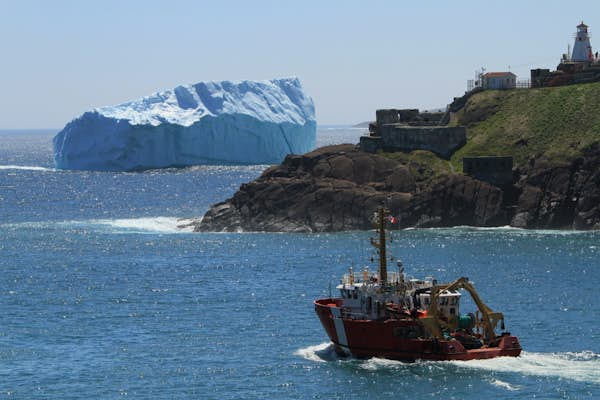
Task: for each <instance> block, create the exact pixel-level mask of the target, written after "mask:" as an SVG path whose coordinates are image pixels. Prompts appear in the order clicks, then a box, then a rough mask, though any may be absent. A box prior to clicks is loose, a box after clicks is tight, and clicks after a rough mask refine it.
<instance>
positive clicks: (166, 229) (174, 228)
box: [74, 217, 194, 233]
mask: <svg viewBox="0 0 600 400" xmlns="http://www.w3.org/2000/svg"><path fill="white" fill-rule="evenodd" d="M191 222H192V220H189V219H181V218H174V217H143V218H122V219H97V220H89V221H81V222H74V223H75V224H82V225H97V226H103V227H108V228H111V231H112V232H113V233H120V232H122V233H136V232H137V233H181V232H193V231H194V227H193V226H192V225H190V223H191Z"/></svg>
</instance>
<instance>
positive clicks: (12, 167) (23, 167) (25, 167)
mask: <svg viewBox="0 0 600 400" xmlns="http://www.w3.org/2000/svg"><path fill="white" fill-rule="evenodd" d="M6 169H10V170H21V171H42V172H55V171H56V169H54V168H46V167H36V166H29V165H0V170H6Z"/></svg>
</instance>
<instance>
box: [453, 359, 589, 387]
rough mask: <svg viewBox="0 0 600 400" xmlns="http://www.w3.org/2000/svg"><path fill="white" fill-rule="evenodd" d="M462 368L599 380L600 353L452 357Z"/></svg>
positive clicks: (585, 380)
mask: <svg viewBox="0 0 600 400" xmlns="http://www.w3.org/2000/svg"><path fill="white" fill-rule="evenodd" d="M450 362H451V363H453V364H455V365H456V366H459V367H462V368H475V369H482V370H487V371H494V372H508V373H519V374H522V375H533V376H544V377H554V378H562V379H570V380H574V381H578V382H590V383H596V384H598V383H600V356H599V355H597V354H594V353H592V352H582V353H529V352H523V353H522V354H521V356H520V357H498V358H494V359H491V360H472V361H466V362H464V361H450Z"/></svg>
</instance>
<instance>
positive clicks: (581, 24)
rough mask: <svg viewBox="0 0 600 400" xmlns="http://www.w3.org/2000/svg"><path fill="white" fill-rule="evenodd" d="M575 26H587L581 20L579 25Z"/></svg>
mask: <svg viewBox="0 0 600 400" xmlns="http://www.w3.org/2000/svg"><path fill="white" fill-rule="evenodd" d="M577 27H578V28H579V27H584V28H587V27H588V26H587V25H586V24H584V23H583V21H581V23H580V24H579V25H577Z"/></svg>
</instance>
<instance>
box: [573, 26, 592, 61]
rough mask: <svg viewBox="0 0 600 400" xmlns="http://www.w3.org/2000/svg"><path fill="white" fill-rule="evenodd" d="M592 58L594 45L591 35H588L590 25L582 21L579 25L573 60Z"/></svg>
mask: <svg viewBox="0 0 600 400" xmlns="http://www.w3.org/2000/svg"><path fill="white" fill-rule="evenodd" d="M592 60H593V56H592V45H591V44H590V37H589V35H588V26H587V25H586V24H584V23H583V21H581V24H579V25H577V33H576V34H575V44H574V45H573V53H572V55H571V61H575V62H586V61H592Z"/></svg>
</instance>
